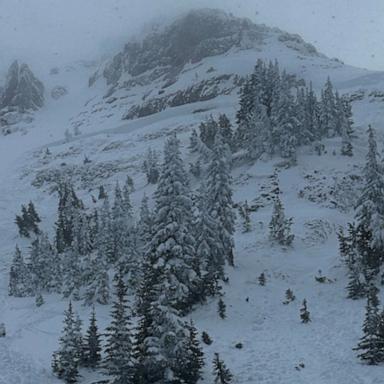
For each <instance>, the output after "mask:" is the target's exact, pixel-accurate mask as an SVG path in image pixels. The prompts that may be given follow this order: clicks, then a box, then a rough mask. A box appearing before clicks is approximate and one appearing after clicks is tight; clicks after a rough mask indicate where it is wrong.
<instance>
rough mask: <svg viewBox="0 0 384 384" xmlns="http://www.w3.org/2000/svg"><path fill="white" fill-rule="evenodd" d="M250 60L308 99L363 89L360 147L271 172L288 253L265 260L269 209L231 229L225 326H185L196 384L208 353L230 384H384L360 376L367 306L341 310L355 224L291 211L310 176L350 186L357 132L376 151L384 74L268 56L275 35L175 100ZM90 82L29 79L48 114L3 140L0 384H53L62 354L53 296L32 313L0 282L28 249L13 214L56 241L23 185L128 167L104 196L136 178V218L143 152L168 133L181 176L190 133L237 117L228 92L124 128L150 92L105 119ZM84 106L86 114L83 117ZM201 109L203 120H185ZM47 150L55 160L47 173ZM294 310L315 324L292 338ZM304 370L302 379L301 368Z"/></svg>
mask: <svg viewBox="0 0 384 384" xmlns="http://www.w3.org/2000/svg"><path fill="white" fill-rule="evenodd" d="M257 58H263V59H275V58H277V59H278V60H279V62H280V66H281V68H285V69H286V70H287V71H288V72H294V73H297V74H298V75H300V76H302V77H304V78H305V79H306V80H312V81H313V83H314V86H315V87H316V89H317V90H318V89H319V86H320V85H322V84H323V82H324V81H325V79H326V77H327V76H330V77H331V79H332V81H333V82H334V84H335V86H336V87H337V88H338V89H339V90H340V91H341V92H356V91H357V90H359V89H363V90H366V96H365V97H364V98H363V99H362V100H359V101H357V102H355V103H354V112H355V128H356V133H357V136H358V137H357V139H356V140H355V142H354V146H355V156H354V157H353V158H345V157H342V156H340V155H339V154H338V153H339V148H340V142H339V141H340V140H339V139H333V140H328V141H325V145H326V149H327V153H326V154H325V155H324V156H322V157H318V156H317V155H316V154H314V153H312V152H311V150H310V148H306V147H304V148H302V149H301V150H300V153H299V156H298V165H297V166H295V167H293V168H290V169H282V170H281V172H280V181H281V188H282V199H283V202H284V204H285V207H286V212H287V215H288V216H292V217H293V218H294V227H293V230H294V233H295V235H296V238H295V241H294V244H293V247H292V248H291V249H288V250H283V249H281V248H279V247H272V246H271V244H270V243H269V241H268V222H269V220H270V216H271V210H272V208H271V206H266V207H264V208H261V209H259V210H258V211H256V212H254V213H252V231H251V232H250V233H247V234H243V233H242V231H241V218H240V217H238V220H237V232H236V237H235V242H236V252H235V255H236V259H235V262H236V267H235V268H233V269H231V268H228V269H227V273H228V276H229V284H228V285H226V286H225V287H224V289H225V298H224V300H225V302H226V304H227V318H226V319H225V320H221V319H220V318H219V317H218V315H217V310H216V307H217V303H216V301H215V300H211V301H210V302H209V303H208V304H207V305H204V306H201V307H198V308H196V310H195V311H194V312H193V313H192V314H191V315H190V317H191V318H193V319H194V321H195V322H196V325H197V327H198V329H199V331H204V330H205V331H207V332H208V333H209V335H210V336H211V337H212V339H213V344H212V345H210V346H204V352H205V355H206V362H207V365H206V367H205V370H204V377H205V380H204V382H206V383H210V382H211V381H212V378H211V370H212V367H211V361H212V358H213V353H214V352H219V353H220V355H221V357H222V358H223V359H224V360H225V362H226V364H227V365H228V367H229V368H230V369H231V371H232V372H233V374H234V376H235V383H238V384H256V383H257V384H308V383H311V384H379V383H382V382H383V377H384V367H382V366H377V367H375V366H366V365H363V364H361V363H360V361H359V360H358V359H357V358H356V354H355V352H353V351H352V348H353V347H354V346H356V344H357V341H358V339H359V337H360V336H361V325H362V322H363V318H364V312H365V310H364V305H365V301H364V300H358V301H352V300H348V299H346V292H345V286H346V283H347V281H346V270H345V268H344V266H343V265H342V263H341V260H340V258H339V255H338V245H337V241H336V230H337V228H338V227H339V226H340V225H345V223H346V222H347V221H348V220H351V217H352V215H353V212H352V211H351V210H350V211H344V212H342V211H340V210H337V209H334V208H331V207H330V206H328V205H327V204H324V203H321V202H318V203H316V202H311V201H309V200H308V199H306V198H300V197H299V195H298V193H299V191H300V190H301V189H302V188H304V187H305V186H306V185H307V184H309V183H310V181H308V180H309V179H308V178H306V177H305V176H306V175H308V174H312V175H313V174H314V172H315V171H316V173H315V174H316V175H317V177H318V178H319V179H320V181H321V182H322V183H323V185H324V186H325V187H327V186H329V185H332V183H333V182H334V178H335V177H338V176H340V175H342V174H343V172H349V173H351V172H352V173H353V172H355V173H356V174H360V167H361V165H362V164H363V162H364V156H365V152H366V149H367V145H366V136H365V130H366V125H367V124H368V123H372V124H373V125H374V126H375V127H376V129H377V131H378V141H379V145H380V147H382V143H383V138H384V126H383V121H384V120H383V117H384V116H383V115H384V101H383V100H376V99H374V100H372V99H370V98H369V97H368V94H369V92H370V91H372V90H376V89H378V90H380V89H382V90H384V73H380V72H370V71H367V70H363V69H357V68H353V67H349V66H346V65H343V64H341V63H339V62H336V61H331V60H330V59H328V58H326V57H317V56H314V57H308V56H304V55H301V54H300V53H299V52H297V51H294V50H292V49H288V48H287V47H286V46H284V45H283V44H281V43H278V42H277V40H276V38H275V37H274V36H273V35H272V36H271V38H270V41H266V42H265V44H264V45H263V46H262V47H260V50H254V49H252V50H243V51H233V52H229V53H228V54H226V55H223V56H218V57H211V58H208V59H205V60H203V61H202V62H201V63H200V65H198V66H190V67H189V69H188V71H186V72H185V73H184V74H183V75H182V76H181V77H180V79H179V81H178V82H177V83H176V84H174V85H173V86H172V87H173V88H174V89H177V88H184V87H185V86H186V85H188V84H191V83H192V82H193V79H194V77H195V73H197V75H198V77H199V79H201V78H203V77H204V76H205V75H206V71H207V69H208V68H210V67H211V66H213V67H214V68H215V69H216V71H217V72H216V74H219V73H238V74H246V73H250V72H251V70H252V67H253V65H254V64H255V63H256V59H257ZM95 69H96V66H94V65H90V64H89V65H88V64H87V65H85V64H84V63H82V62H78V63H74V64H73V65H70V66H66V67H64V66H63V67H60V72H59V74H58V75H48V74H44V73H38V75H40V77H41V79H42V80H43V81H44V83H45V86H46V89H47V95H46V98H47V102H46V105H45V107H44V108H43V109H42V110H41V111H39V112H37V113H36V114H35V120H34V121H33V123H32V124H30V125H28V126H26V127H25V128H26V130H25V131H23V133H21V132H18V133H15V134H12V135H8V136H4V137H0V196H1V198H0V212H1V215H0V234H1V238H0V273H1V277H0V308H1V312H0V322H4V323H5V324H6V328H7V336H6V337H5V338H0V384H13V383H17V384H19V383H20V384H45V383H56V382H59V381H58V380H57V379H56V378H55V377H54V376H53V375H52V373H51V368H50V362H51V354H52V352H53V351H54V350H55V349H56V348H57V346H58V338H59V335H60V331H61V328H62V320H63V311H64V309H65V308H66V307H67V305H68V303H67V301H66V300H63V299H62V298H61V297H59V296H55V295H49V296H45V297H44V299H45V301H46V302H45V304H44V305H43V306H42V307H40V308H37V307H36V306H35V304H34V299H33V298H23V299H17V298H12V297H9V296H8V294H7V286H8V271H9V265H10V261H11V258H12V255H13V250H14V247H15V244H16V243H18V244H19V245H20V246H21V247H22V249H24V251H25V250H26V248H27V247H28V242H27V241H25V240H22V239H20V238H19V237H18V235H17V230H16V226H15V225H14V217H15V214H16V213H18V211H19V209H20V205H21V204H24V203H27V202H28V201H29V200H32V201H34V202H35V204H36V207H37V210H38V212H40V213H41V216H42V219H43V225H44V227H46V229H49V228H52V224H53V222H54V220H55V214H56V202H57V198H56V196H55V194H50V193H49V185H44V186H43V187H42V188H35V187H33V186H32V185H31V182H32V180H33V179H34V177H35V174H36V172H38V171H41V170H44V169H48V168H59V167H60V164H61V163H62V162H65V163H66V164H73V165H81V164H82V162H83V159H84V156H87V157H88V158H89V159H90V160H91V161H92V163H93V164H97V163H102V162H111V161H117V162H119V163H121V164H126V165H127V171H121V172H119V173H116V174H113V175H111V176H110V177H109V178H108V179H107V180H104V183H105V184H106V185H107V187H109V188H112V186H113V185H114V183H115V181H116V180H117V179H119V180H121V181H123V180H124V179H125V176H126V174H129V175H130V176H131V177H133V179H134V181H135V186H136V190H135V192H134V193H133V196H132V199H133V203H134V205H135V208H136V209H137V208H138V204H139V202H140V200H141V197H142V195H143V193H144V192H146V193H147V194H148V195H151V194H152V192H153V190H154V187H153V186H152V187H151V186H148V185H147V184H146V181H145V178H144V175H143V174H142V172H141V171H140V165H141V161H142V158H143V154H144V153H145V151H146V150H147V148H149V147H152V148H155V149H157V150H161V149H162V145H163V142H164V139H165V137H166V135H167V133H169V132H171V131H174V130H176V131H177V132H179V137H180V139H181V140H182V144H183V154H184V157H185V160H186V165H187V164H188V163H189V162H190V161H192V160H193V158H192V157H191V156H190V155H189V153H188V150H187V145H188V138H189V135H190V132H191V130H192V128H196V127H197V126H198V124H199V122H200V121H201V120H203V119H204V118H205V117H206V116H208V115H209V114H211V113H212V114H214V115H217V114H218V113H222V112H225V113H226V114H227V115H228V116H230V118H231V119H232V121H233V119H234V115H235V111H236V108H237V103H238V100H237V94H236V93H235V92H233V93H232V94H231V95H228V96H220V97H217V98H216V99H213V100H211V101H207V102H202V103H195V104H189V105H185V106H181V107H176V108H171V109H167V110H165V111H163V112H160V113H158V114H155V115H152V116H149V117H145V118H141V119H137V120H132V121H122V120H121V116H122V112H123V111H124V110H126V108H127V105H128V104H129V103H133V102H134V101H136V102H138V100H140V98H141V95H142V94H144V93H145V92H146V91H147V89H138V90H135V91H134V92H131V96H130V97H129V98H128V100H129V101H128V102H127V104H119V106H117V107H113V106H108V105H107V104H105V103H103V102H102V96H103V94H104V93H105V91H106V87H105V85H104V84H103V83H102V81H98V83H97V84H96V86H94V87H92V88H89V87H88V77H89V75H91V74H92V72H94V70H95ZM36 72H39V71H38V69H37V70H36ZM55 85H61V86H65V87H66V88H67V89H68V94H67V95H65V96H63V97H62V98H60V99H58V100H53V99H50V98H49V94H48V92H49V91H50V89H52V88H53V87H54V86H55ZM152 91H153V92H155V91H156V89H155V90H152ZM128 93H129V92H128ZM89 100H92V101H91V102H88V104H87V105H85V104H86V103H87V101H89ZM93 101H95V103H94V102H93ZM96 103H99V105H100V106H101V108H100V110H99V111H94V109H95V107H94V106H92V105H94V104H96ZM122 103H123V102H122ZM199 109H200V110H202V109H203V110H205V111H206V112H199V113H193V112H194V111H196V110H199ZM92 111H94V112H92ZM79 114H80V115H79ZM84 116H85V117H84ZM76 121H81V122H82V124H81V126H80V130H81V132H82V135H80V136H76V137H74V138H73V139H72V140H71V141H70V142H65V141H64V131H65V130H66V129H70V130H73V125H72V123H74V122H76ZM47 147H48V148H49V149H50V151H51V152H52V156H51V157H50V158H48V159H44V156H43V153H44V150H45V148H47ZM278 162H279V159H278V158H276V159H273V160H270V161H259V162H257V163H256V164H254V165H253V166H242V167H241V168H235V169H234V170H233V179H234V190H235V194H234V200H235V202H237V203H238V202H244V201H245V200H248V202H252V201H254V200H255V199H256V198H257V197H259V195H260V188H261V187H262V186H263V185H265V183H266V182H267V179H268V176H270V175H271V174H272V173H273V170H274V168H275V166H276V164H277V163H278ZM192 185H193V188H196V187H197V186H198V183H197V181H196V180H193V183H192ZM78 188H79V194H80V196H81V197H83V198H84V199H85V203H86V204H87V205H88V206H91V205H92V201H91V199H90V193H89V191H87V190H85V189H81V186H80V185H79V186H78ZM91 189H92V191H91V193H96V189H97V186H96V185H95V186H93V187H91ZM313 220H322V222H323V223H327V228H328V230H327V231H328V232H327V231H326V232H327V233H326V235H325V236H324V238H321V239H320V238H318V237H316V236H313V233H308V231H309V232H310V229H308V225H307V224H308V222H311V221H313ZM51 235H52V232H51ZM318 270H321V271H322V273H323V274H324V275H326V276H327V277H328V278H329V279H331V280H332V282H331V283H326V284H320V283H318V282H316V281H315V278H314V277H315V276H316V275H317V274H318ZM262 272H264V273H265V275H266V278H267V284H266V286H264V287H261V286H259V285H258V282H257V278H258V276H259V275H260V273H262ZM288 288H290V289H292V290H293V292H294V294H295V296H296V300H295V301H294V302H292V303H291V304H289V305H283V304H282V301H283V300H284V293H285V291H286V289H288ZM247 297H248V298H249V301H248V302H247V301H246V298H247ZM304 298H306V299H307V301H308V309H309V311H310V312H311V318H312V321H311V322H310V323H309V324H302V323H301V322H300V318H299V308H300V306H301V302H302V300H303V299H304ZM75 308H76V310H77V311H79V313H80V315H81V317H82V319H83V320H84V323H85V325H86V324H87V323H88V317H89V313H90V308H88V307H83V306H82V305H81V303H75ZM109 310H110V308H109V307H108V306H97V307H96V312H97V317H98V322H99V326H100V328H101V329H102V330H103V329H104V328H105V326H106V325H107V324H108V322H109ZM238 342H242V343H243V349H236V348H235V344H236V343H238ZM300 363H303V364H304V365H305V367H304V368H300V367H299V364H300ZM81 373H82V375H83V378H82V379H81V382H82V383H90V382H92V381H93V380H95V376H94V375H93V374H91V373H90V372H86V371H82V372H81Z"/></svg>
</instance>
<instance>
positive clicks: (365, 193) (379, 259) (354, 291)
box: [338, 126, 384, 299]
mask: <svg viewBox="0 0 384 384" xmlns="http://www.w3.org/2000/svg"><path fill="white" fill-rule="evenodd" d="M363 174H364V178H365V182H364V186H363V189H362V191H361V194H360V197H359V199H358V201H357V205H356V208H355V223H354V224H349V226H348V231H347V234H344V232H343V231H341V232H340V233H339V236H338V237H339V250H340V254H341V256H342V257H343V259H344V261H345V263H346V265H347V267H348V275H349V284H348V287H347V290H348V297H350V298H352V299H357V298H360V297H362V296H364V295H365V294H366V293H367V288H368V287H369V285H370V284H371V282H372V281H373V279H374V278H375V277H376V276H377V275H378V273H379V272H380V267H381V266H382V264H383V260H384V259H383V256H382V255H383V252H384V173H383V168H382V166H381V159H380V156H379V153H378V150H377V143H376V139H375V132H374V130H373V128H372V127H371V126H369V128H368V154H367V157H366V163H365V167H364V170H363Z"/></svg>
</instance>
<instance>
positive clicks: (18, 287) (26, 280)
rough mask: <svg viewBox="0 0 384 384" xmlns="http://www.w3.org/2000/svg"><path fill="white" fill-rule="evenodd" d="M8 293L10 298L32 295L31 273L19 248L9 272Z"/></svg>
mask: <svg viewBox="0 0 384 384" xmlns="http://www.w3.org/2000/svg"><path fill="white" fill-rule="evenodd" d="M8 293H9V295H10V296H15V297H24V296H28V295H30V294H31V293H32V286H31V276H30V272H29V269H28V268H27V266H26V264H25V262H24V258H23V255H22V253H21V251H20V249H19V247H17V246H16V250H15V254H14V256H13V260H12V264H11V268H10V272H9V290H8Z"/></svg>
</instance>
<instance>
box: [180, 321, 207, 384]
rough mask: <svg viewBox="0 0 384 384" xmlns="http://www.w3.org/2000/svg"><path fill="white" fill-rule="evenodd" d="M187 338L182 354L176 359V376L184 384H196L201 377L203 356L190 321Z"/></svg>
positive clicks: (195, 331)
mask: <svg viewBox="0 0 384 384" xmlns="http://www.w3.org/2000/svg"><path fill="white" fill-rule="evenodd" d="M186 328H187V331H188V336H187V337H186V339H185V341H184V346H183V348H182V353H181V354H180V356H179V357H178V366H179V373H178V376H179V377H180V379H181V380H182V383H185V384H196V383H197V382H198V381H199V380H200V379H201V375H202V372H201V370H202V368H203V366H204V354H203V352H202V350H201V348H200V345H199V340H198V338H197V330H196V328H195V326H194V325H193V322H192V321H191V322H190V323H189V324H188V325H187V327H186Z"/></svg>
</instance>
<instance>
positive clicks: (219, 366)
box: [213, 353, 233, 384]
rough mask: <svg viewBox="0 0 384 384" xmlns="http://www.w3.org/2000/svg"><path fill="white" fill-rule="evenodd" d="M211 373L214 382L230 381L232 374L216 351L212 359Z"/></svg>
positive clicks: (216, 383)
mask: <svg viewBox="0 0 384 384" xmlns="http://www.w3.org/2000/svg"><path fill="white" fill-rule="evenodd" d="M213 375H214V377H215V379H214V383H215V384H230V383H232V379H233V375H232V373H231V371H230V370H229V369H228V368H227V367H226V365H225V363H224V361H223V360H221V359H220V355H219V354H218V353H215V357H214V359H213Z"/></svg>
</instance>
